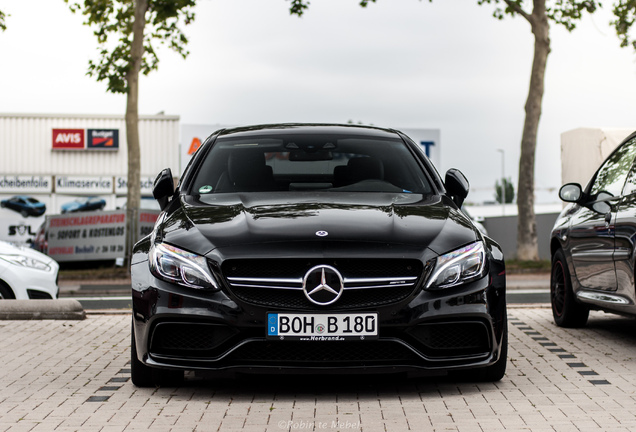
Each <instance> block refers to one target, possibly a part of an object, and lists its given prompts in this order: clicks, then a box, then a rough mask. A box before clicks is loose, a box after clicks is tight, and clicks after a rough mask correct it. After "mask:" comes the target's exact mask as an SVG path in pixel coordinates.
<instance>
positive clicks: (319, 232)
mask: <svg viewBox="0 0 636 432" xmlns="http://www.w3.org/2000/svg"><path fill="white" fill-rule="evenodd" d="M316 235H317V236H318V237H327V236H328V235H329V233H328V232H327V231H316Z"/></svg>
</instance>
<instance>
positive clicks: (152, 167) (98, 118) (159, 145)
mask: <svg viewBox="0 0 636 432" xmlns="http://www.w3.org/2000/svg"><path fill="white" fill-rule="evenodd" d="M139 135H140V150H141V176H142V195H147V196H149V195H151V189H152V182H153V181H154V178H155V177H156V175H157V174H158V173H159V171H161V170H162V169H163V168H171V169H172V171H173V172H174V173H175V176H177V175H179V173H180V164H179V157H180V156H179V117H178V116H166V115H155V116H140V117H139ZM0 148H1V149H2V157H1V158H0V200H2V201H3V202H4V204H5V205H4V207H3V208H0V239H2V240H9V241H15V242H20V241H21V240H23V239H24V237H32V233H33V232H35V230H36V229H37V227H38V226H39V225H40V224H41V223H42V222H43V220H44V216H43V215H39V216H36V215H35V214H37V213H39V212H38V211H34V212H32V213H33V214H29V212H28V211H26V212H24V213H23V212H20V211H17V209H16V208H12V207H15V206H13V205H12V204H11V203H10V202H9V201H7V200H10V199H11V198H13V197H16V196H28V197H31V198H33V199H35V200H37V201H39V202H41V203H43V204H44V205H45V206H46V212H45V214H58V213H61V212H62V209H63V207H64V206H65V205H67V204H68V203H70V202H72V201H73V200H75V199H77V198H82V197H92V196H97V197H99V198H100V199H103V200H104V203H105V204H104V209H105V210H114V209H116V208H117V207H120V206H122V205H123V203H125V201H126V198H125V197H126V193H127V187H126V184H127V172H128V156H127V142H126V125H125V119H124V116H123V115H63V114H0ZM23 214H26V215H27V216H26V217H24V216H23ZM29 231H30V233H29Z"/></svg>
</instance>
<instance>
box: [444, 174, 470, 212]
mask: <svg viewBox="0 0 636 432" xmlns="http://www.w3.org/2000/svg"><path fill="white" fill-rule="evenodd" d="M444 185H445V186H446V192H448V194H449V195H450V196H451V198H452V199H453V202H454V203H455V204H457V207H461V206H462V204H463V203H464V200H465V199H466V197H467V196H468V190H469V189H470V184H469V183H468V180H467V179H466V176H464V174H462V172H461V171H460V170H458V169H455V168H451V169H449V170H448V171H446V177H445V178H444Z"/></svg>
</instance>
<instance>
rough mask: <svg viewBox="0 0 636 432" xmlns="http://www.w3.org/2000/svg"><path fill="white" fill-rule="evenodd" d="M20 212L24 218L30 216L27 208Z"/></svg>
mask: <svg viewBox="0 0 636 432" xmlns="http://www.w3.org/2000/svg"><path fill="white" fill-rule="evenodd" d="M20 214H21V215H22V217H23V218H28V217H29V213H27V211H26V210H22V211H21V212H20Z"/></svg>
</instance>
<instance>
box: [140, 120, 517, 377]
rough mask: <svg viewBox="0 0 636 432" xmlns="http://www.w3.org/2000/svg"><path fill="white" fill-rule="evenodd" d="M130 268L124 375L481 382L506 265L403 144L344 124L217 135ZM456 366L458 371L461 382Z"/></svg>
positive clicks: (502, 310)
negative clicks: (367, 376)
mask: <svg viewBox="0 0 636 432" xmlns="http://www.w3.org/2000/svg"><path fill="white" fill-rule="evenodd" d="M153 194H154V196H155V198H156V199H157V200H158V201H159V204H160V206H161V209H162V213H161V214H160V215H159V218H158V219H157V222H156V225H155V227H154V229H153V231H152V233H151V234H150V235H149V236H147V237H145V238H143V239H142V240H141V241H140V242H139V243H137V244H136V245H135V247H134V250H133V257H132V260H131V275H132V300H133V328H132V368H131V369H132V370H131V372H132V381H133V383H134V384H135V385H137V386H140V387H144V386H153V385H155V384H162V383H173V382H175V381H178V380H181V379H183V377H184V371H195V372H197V371H233V372H239V373H270V372H276V373H301V374H309V373H311V374H313V373H329V374H351V373H397V372H406V373H413V374H417V375H420V374H423V375H431V374H433V375H441V374H447V373H449V372H455V371H457V372H458V374H460V375H463V376H464V377H468V378H470V379H475V380H481V381H497V380H499V379H501V378H502V377H503V375H504V373H505V369H506V359H507V343H508V337H507V324H506V301H505V299H506V293H505V290H506V284H505V267H504V257H503V254H502V251H501V248H500V247H499V246H498V245H497V244H496V243H495V242H494V241H493V240H492V239H490V238H488V237H485V236H484V235H483V234H481V232H480V231H479V230H478V229H477V228H476V227H475V226H474V225H473V224H472V222H471V221H470V219H469V218H468V217H466V216H465V215H464V214H463V213H462V211H461V210H460V207H461V204H462V202H463V201H464V199H465V198H466V196H467V194H468V181H467V180H466V178H465V177H464V176H463V174H462V173H461V172H459V171H458V170H456V169H450V170H449V171H448V172H447V173H446V175H445V179H444V180H442V179H441V178H440V176H439V174H438V173H437V171H436V170H435V168H434V167H433V165H432V164H431V162H430V160H429V159H428V158H427V157H426V155H425V152H424V151H423V149H422V148H421V147H420V146H419V145H417V144H416V143H414V142H413V141H412V140H411V139H409V138H408V137H407V136H406V135H404V134H403V133H401V132H399V131H396V130H391V129H381V128H376V127H363V126H354V125H314V124H280V125H266V126H253V127H242V128H235V129H226V130H219V131H217V132H215V133H214V134H212V135H211V136H210V137H209V138H208V139H207V140H206V141H205V143H204V144H203V145H202V146H201V148H200V149H199V150H198V151H197V153H196V154H195V155H194V157H193V159H192V161H191V162H190V164H189V165H188V167H187V169H186V170H185V172H184V174H183V176H182V178H181V180H180V182H179V184H178V185H177V186H176V188H175V187H174V183H173V176H172V173H171V172H170V170H164V171H162V172H161V173H160V174H159V175H158V176H157V179H156V180H155V184H154V190H153ZM467 371H468V372H467Z"/></svg>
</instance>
